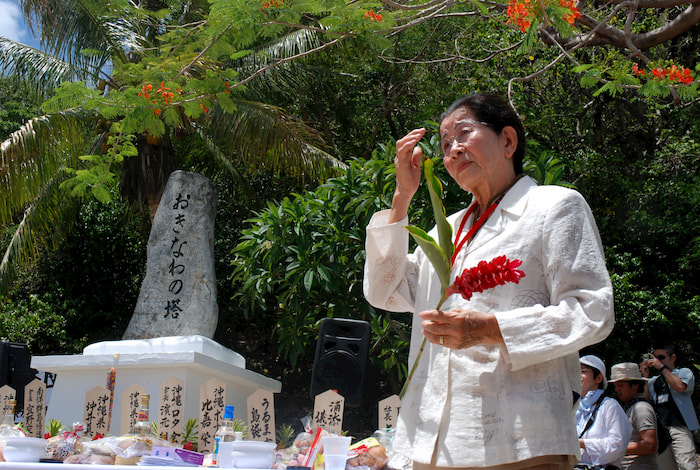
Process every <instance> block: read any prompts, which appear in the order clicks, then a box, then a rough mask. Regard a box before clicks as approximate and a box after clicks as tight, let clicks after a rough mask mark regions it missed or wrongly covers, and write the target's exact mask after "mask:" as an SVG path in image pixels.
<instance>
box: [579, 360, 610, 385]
mask: <svg viewBox="0 0 700 470" xmlns="http://www.w3.org/2000/svg"><path fill="white" fill-rule="evenodd" d="M581 367H585V368H586V369H588V370H590V371H591V372H593V378H594V379H597V378H598V376H599V375H603V373H602V372H601V371H600V370H598V368H597V367H593V366H589V365H588V364H581ZM603 382H605V380H601V381H600V382H599V383H598V388H600V389H602V390H605V387H604V386H603Z"/></svg>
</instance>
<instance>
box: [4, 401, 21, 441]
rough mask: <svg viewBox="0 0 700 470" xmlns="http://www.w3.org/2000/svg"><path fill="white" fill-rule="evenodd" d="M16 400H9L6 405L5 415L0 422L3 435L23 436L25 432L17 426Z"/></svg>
mask: <svg viewBox="0 0 700 470" xmlns="http://www.w3.org/2000/svg"><path fill="white" fill-rule="evenodd" d="M16 404H17V401H16V400H12V399H10V400H7V404H6V405H5V410H4V411H5V416H4V417H3V419H2V424H0V436H3V437H22V436H24V433H23V432H22V431H20V430H19V429H17V428H16V427H15V405H16Z"/></svg>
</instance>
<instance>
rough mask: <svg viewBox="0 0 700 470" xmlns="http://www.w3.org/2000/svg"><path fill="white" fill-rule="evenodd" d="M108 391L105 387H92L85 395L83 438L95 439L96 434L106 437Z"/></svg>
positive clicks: (107, 428) (107, 427) (107, 429)
mask: <svg viewBox="0 0 700 470" xmlns="http://www.w3.org/2000/svg"><path fill="white" fill-rule="evenodd" d="M108 418H109V390H107V387H102V386H99V385H98V386H96V387H92V388H91V389H90V390H88V391H87V393H85V408H84V409H83V426H85V436H86V437H89V438H93V437H95V436H96V435H97V434H101V435H102V436H106V435H107V432H108V431H109V422H108Z"/></svg>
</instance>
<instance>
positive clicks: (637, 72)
mask: <svg viewBox="0 0 700 470" xmlns="http://www.w3.org/2000/svg"><path fill="white" fill-rule="evenodd" d="M632 73H633V74H635V75H636V76H638V77H641V76H642V75H646V72H644V70H642V69H640V68H639V64H637V63H636V62H635V63H634V65H632Z"/></svg>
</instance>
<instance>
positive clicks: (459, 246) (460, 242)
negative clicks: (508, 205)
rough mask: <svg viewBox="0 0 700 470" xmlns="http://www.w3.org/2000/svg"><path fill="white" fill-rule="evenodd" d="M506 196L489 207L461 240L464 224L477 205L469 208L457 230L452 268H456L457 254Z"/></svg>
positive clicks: (500, 197)
mask: <svg viewBox="0 0 700 470" xmlns="http://www.w3.org/2000/svg"><path fill="white" fill-rule="evenodd" d="M503 196H504V194H501V196H499V197H498V198H497V199H496V200H495V201H493V203H492V204H491V205H490V206H489V208H488V209H486V212H484V214H483V215H482V216H481V217H479V220H477V221H476V223H475V224H474V225H472V228H470V229H469V231H468V232H467V234H466V235H465V236H464V238H462V239H461V240H460V238H459V236H460V235H461V234H462V231H463V230H464V224H465V223H466V222H467V219H468V218H469V216H470V215H472V213H473V212H474V211H475V210H476V206H477V204H472V205H471V206H469V209H467V213H466V214H465V215H464V218H463V219H462V222H461V223H460V224H459V229H458V230H457V235H456V236H455V252H454V253H452V259H450V266H454V264H455V259H456V258H457V253H459V250H461V249H462V247H463V246H464V244H465V243H467V242H468V241H469V240H470V239H471V238H472V237H473V236H474V234H475V233H476V231H477V230H479V229H480V228H481V226H482V225H484V223H485V222H486V220H488V218H489V216H490V215H491V214H492V213H493V211H495V210H496V206H498V203H499V202H501V199H503Z"/></svg>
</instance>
